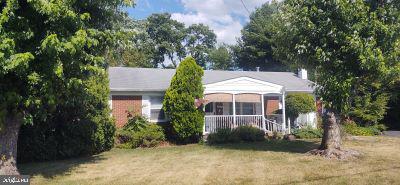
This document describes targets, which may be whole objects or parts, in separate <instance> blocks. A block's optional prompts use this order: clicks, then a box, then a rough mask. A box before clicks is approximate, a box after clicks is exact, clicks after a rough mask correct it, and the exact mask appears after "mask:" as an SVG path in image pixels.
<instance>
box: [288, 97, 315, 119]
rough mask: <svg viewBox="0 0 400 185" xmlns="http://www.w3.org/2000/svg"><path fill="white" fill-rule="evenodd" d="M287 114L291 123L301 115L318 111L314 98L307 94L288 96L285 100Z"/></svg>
mask: <svg viewBox="0 0 400 185" xmlns="http://www.w3.org/2000/svg"><path fill="white" fill-rule="evenodd" d="M285 103H286V114H287V116H288V117H289V118H290V120H291V121H294V119H296V118H297V117H299V114H307V113H310V112H314V111H316V109H317V107H316V105H315V100H314V97H313V96H312V95H311V94H306V93H292V94H288V95H287V96H286V99H285Z"/></svg>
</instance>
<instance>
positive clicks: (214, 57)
mask: <svg viewBox="0 0 400 185" xmlns="http://www.w3.org/2000/svg"><path fill="white" fill-rule="evenodd" d="M210 62H211V65H210V67H211V69H214V70H232V69H233V68H234V62H233V60H232V55H231V53H230V52H229V50H228V47H227V46H225V45H221V46H219V47H218V48H217V49H214V50H212V51H211V53H210Z"/></svg>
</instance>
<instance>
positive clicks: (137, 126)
mask: <svg viewBox="0 0 400 185" xmlns="http://www.w3.org/2000/svg"><path fill="white" fill-rule="evenodd" d="M116 139H117V147H118V148H138V147H155V146H158V145H159V144H160V143H162V142H164V141H165V135H164V130H163V128H162V127H161V126H159V125H157V124H154V123H150V122H149V121H147V119H146V118H145V117H142V116H133V117H130V118H129V120H128V123H127V124H126V125H125V126H124V127H122V128H121V129H118V131H117V133H116Z"/></svg>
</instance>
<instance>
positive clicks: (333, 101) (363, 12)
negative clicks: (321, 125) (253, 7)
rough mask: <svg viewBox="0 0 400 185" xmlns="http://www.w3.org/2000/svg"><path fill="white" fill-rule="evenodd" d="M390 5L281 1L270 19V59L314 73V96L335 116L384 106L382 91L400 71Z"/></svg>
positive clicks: (396, 31) (396, 18)
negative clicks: (272, 51) (273, 26)
mask: <svg viewBox="0 0 400 185" xmlns="http://www.w3.org/2000/svg"><path fill="white" fill-rule="evenodd" d="M390 2H391V1H390ZM394 5H395V4H392V3H389V1H388V2H386V3H383V4H381V5H378V6H377V7H375V6H374V7H373V6H370V4H368V3H367V2H365V1H362V0H357V1H354V2H350V1H329V2H322V1H321V2H315V1H311V0H310V1H307V0H306V1H299V0H288V1H285V5H284V6H283V7H282V8H281V9H280V14H279V15H277V16H276V17H275V18H276V20H275V21H276V22H277V23H281V24H278V27H277V28H276V33H275V35H274V43H275V45H276V49H275V54H277V56H278V57H279V58H280V59H281V60H283V61H285V62H287V63H293V64H295V65H297V66H300V67H305V68H308V69H311V70H316V71H317V77H316V79H315V81H316V83H317V84H318V86H317V93H318V94H319V95H320V96H321V97H322V98H323V100H324V102H325V103H326V105H327V106H328V107H329V108H331V109H332V110H333V111H335V112H337V113H340V114H342V115H344V116H346V115H349V113H350V112H355V111H356V110H357V109H362V108H363V107H364V106H365V105H367V104H375V105H377V104H380V105H383V107H385V105H386V104H385V103H382V101H383V102H387V95H386V92H387V88H386V87H390V86H392V85H393V84H394V82H395V81H397V80H398V77H399V71H400V63H399V60H398V59H399V54H400V53H399V46H400V39H399V38H400V37H399V34H400V30H399V28H400V26H399V23H400V21H399V11H398V9H397V8H396V7H395V6H394ZM389 17H390V19H389ZM378 102H380V103H378ZM372 107H374V108H375V106H371V107H369V108H368V109H371V108H372ZM356 112H357V111H356ZM363 114H369V113H368V112H366V111H363ZM376 115H379V116H378V117H379V119H381V118H382V114H380V113H379V114H376Z"/></svg>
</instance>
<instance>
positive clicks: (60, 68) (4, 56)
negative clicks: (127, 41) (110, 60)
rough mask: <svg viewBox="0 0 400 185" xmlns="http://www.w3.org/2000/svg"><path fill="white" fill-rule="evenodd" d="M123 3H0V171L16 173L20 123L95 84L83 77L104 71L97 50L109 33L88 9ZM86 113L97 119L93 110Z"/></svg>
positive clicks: (99, 0) (94, 10)
mask: <svg viewBox="0 0 400 185" xmlns="http://www.w3.org/2000/svg"><path fill="white" fill-rule="evenodd" d="M92 3H93V4H92ZM122 4H123V1H120V0H116V1H105V0H97V1H91V2H90V3H87V2H85V3H82V2H81V1H79V2H77V1H68V2H65V1H51V2H48V1H16V0H9V1H6V2H2V3H1V4H0V6H1V17H0V45H1V47H0V53H1V54H0V79H1V82H2V83H1V85H0V112H1V113H0V116H1V117H0V126H1V127H0V128H1V130H0V148H1V150H0V158H1V161H0V174H18V170H17V168H16V157H17V140H18V133H19V129H20V127H21V125H22V124H27V123H30V124H35V123H34V122H33V119H41V120H46V119H47V117H48V116H49V115H51V114H52V113H53V112H54V111H56V110H57V106H58V105H60V104H64V105H67V104H69V103H71V104H74V102H73V101H74V98H73V96H75V94H74V95H71V96H66V95H67V94H73V92H82V91H83V92H86V93H87V94H90V92H88V91H91V90H94V89H91V88H89V89H88V88H87V86H86V84H84V82H85V81H86V80H90V79H92V78H93V77H96V76H105V75H106V71H105V67H106V66H107V65H106V64H105V62H104V60H103V58H102V57H101V56H102V54H103V51H104V48H105V45H103V44H105V43H107V42H108V41H109V38H110V37H109V34H108V33H107V32H103V31H100V30H96V29H92V28H93V27H92V26H96V27H97V26H98V27H101V28H107V27H108V25H107V24H106V23H104V22H102V21H104V20H102V21H99V22H96V21H95V20H98V19H97V18H96V17H94V18H93V19H91V14H90V13H94V14H96V13H100V14H101V12H99V11H104V12H109V10H110V9H114V8H115V7H118V6H121V5H122ZM91 11H92V12H91ZM104 12H103V13H104ZM105 80H106V79H105ZM96 83H97V84H98V82H96ZM103 90H104V88H103ZM107 93H108V91H107V90H106V91H105V94H107ZM106 96H107V95H106ZM85 97H87V98H96V97H94V96H85ZM101 98H107V97H101ZM83 99H84V100H87V101H91V100H89V99H85V98H83ZM82 103H87V102H86V101H84V102H82ZM98 105H99V106H97V107H96V108H99V109H101V108H104V107H101V106H100V105H101V104H98ZM101 111H103V110H101ZM104 111H106V114H105V115H109V114H108V113H107V110H106V109H104ZM103 115H104V114H103ZM87 116H89V117H90V116H92V117H91V118H93V119H97V121H100V120H99V118H98V117H97V116H96V115H95V114H92V115H87ZM96 117H97V118H96ZM106 118H109V117H106ZM104 121H106V120H104Z"/></svg>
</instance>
